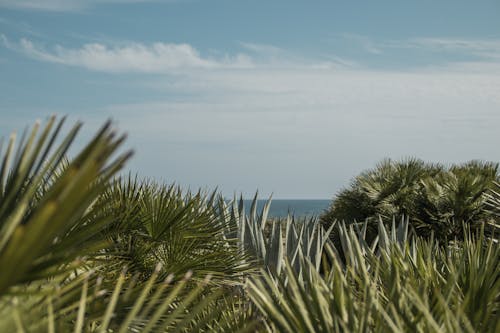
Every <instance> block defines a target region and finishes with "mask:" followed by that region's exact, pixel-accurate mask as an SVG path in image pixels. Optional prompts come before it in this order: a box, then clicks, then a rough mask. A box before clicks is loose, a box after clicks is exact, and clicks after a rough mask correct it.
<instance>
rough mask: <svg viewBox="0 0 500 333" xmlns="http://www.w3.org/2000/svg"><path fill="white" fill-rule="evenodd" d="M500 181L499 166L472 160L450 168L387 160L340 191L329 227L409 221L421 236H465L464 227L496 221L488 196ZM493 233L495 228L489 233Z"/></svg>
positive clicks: (328, 216)
mask: <svg viewBox="0 0 500 333" xmlns="http://www.w3.org/2000/svg"><path fill="white" fill-rule="evenodd" d="M499 180H500V175H499V170H498V164H495V163H489V162H481V161H471V162H468V163H465V164H461V165H451V166H450V167H444V166H442V165H438V164H428V163H425V162H423V161H421V160H417V159H407V160H403V161H393V160H389V159H387V160H384V161H382V162H381V163H379V164H378V165H377V166H376V167H375V168H374V169H371V170H368V171H365V172H363V173H361V174H360V175H359V176H357V177H356V178H355V179H354V180H353V181H352V183H351V185H350V187H348V188H346V189H344V190H342V191H340V192H339V193H338V194H337V196H336V197H335V198H334V200H333V201H332V204H331V207H330V208H329V210H328V211H327V212H326V213H325V214H324V215H323V216H322V217H321V219H322V221H323V223H325V224H326V225H330V224H332V223H333V222H334V221H336V220H340V221H345V222H346V223H352V222H355V221H357V222H360V221H361V222H362V221H365V220H368V221H371V222H372V223H371V225H372V230H373V226H376V223H377V221H378V220H379V218H381V219H382V220H384V221H390V220H391V219H392V218H393V217H402V216H404V217H406V218H408V219H409V220H410V224H411V226H412V227H414V229H415V231H416V232H417V234H418V235H420V236H426V237H428V236H430V234H431V233H433V234H434V236H435V237H437V238H439V239H442V240H444V239H453V238H455V237H460V236H461V235H462V223H466V224H467V225H469V226H470V227H471V228H472V229H475V228H477V227H481V226H483V225H484V224H485V223H486V224H491V223H493V222H494V221H495V220H496V219H497V216H496V215H495V214H492V213H491V212H490V210H489V209H488V208H489V207H488V206H487V199H488V197H487V194H488V193H489V192H490V191H491V190H492V189H494V188H495V186H496V185H495V183H496V182H498V181H499ZM488 230H489V229H488Z"/></svg>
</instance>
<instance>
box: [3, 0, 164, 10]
mask: <svg viewBox="0 0 500 333" xmlns="http://www.w3.org/2000/svg"><path fill="white" fill-rule="evenodd" d="M159 1H162V0H0V7H5V8H15V9H29V10H42V11H77V10H82V9H85V8H88V7H92V6H96V5H99V4H104V3H117V4H120V3H121V4H124V3H138V2H159ZM163 1H164V2H172V1H169V0H163Z"/></svg>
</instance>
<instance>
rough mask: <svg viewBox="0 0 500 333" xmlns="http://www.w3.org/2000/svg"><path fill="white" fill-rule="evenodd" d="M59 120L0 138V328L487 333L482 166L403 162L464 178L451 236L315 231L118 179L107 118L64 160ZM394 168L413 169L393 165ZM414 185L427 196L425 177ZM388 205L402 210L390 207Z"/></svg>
mask: <svg viewBox="0 0 500 333" xmlns="http://www.w3.org/2000/svg"><path fill="white" fill-rule="evenodd" d="M63 123H64V119H63V120H61V121H57V120H56V118H54V117H52V118H50V119H49V120H48V122H47V123H46V125H45V126H44V127H43V128H42V127H41V126H40V125H39V124H37V125H35V126H34V127H33V129H32V131H31V132H29V133H28V132H27V134H25V135H24V136H23V137H22V138H21V140H20V143H19V144H18V145H17V148H16V138H15V136H12V137H11V139H10V140H9V141H8V143H7V144H6V147H5V151H3V150H2V147H1V145H0V332H70V331H71V332H77V333H78V332H120V333H124V332H372V331H374V332H403V331H408V332H459V331H466V332H498V331H499V330H500V319H499V318H500V313H499V311H500V278H499V277H500V265H499V259H500V247H499V246H498V240H497V238H496V236H495V234H494V230H495V228H497V227H498V225H497V224H496V221H495V218H493V217H494V216H497V215H496V214H498V212H500V210H499V209H500V195H499V194H498V190H497V189H498V187H494V186H493V185H492V184H490V183H489V182H490V181H491V179H492V178H495V179H496V177H497V171H496V166H494V165H490V164H482V163H473V164H472V163H471V164H467V165H466V166H463V167H454V168H452V169H453V170H451V169H450V170H446V172H448V173H450V174H448V175H446V173H445V170H444V169H442V168H441V167H437V166H431V167H429V166H425V165H423V164H421V163H420V162H418V161H409V162H408V168H407V169H410V165H412V163H415V164H418V165H419V167H420V169H422V170H423V169H425V170H426V171H425V172H426V173H428V174H430V173H431V172H436V173H435V174H434V177H433V179H434V180H436V181H437V180H439V179H440V178H439V177H449V178H450V177H451V178H452V179H456V183H457V188H462V187H463V186H469V187H474V186H477V191H476V193H475V194H474V195H472V196H471V197H469V196H465V197H466V200H463V201H457V200H456V201H454V204H455V206H453V207H454V208H453V209H454V210H453V212H455V213H456V212H461V213H460V214H462V215H460V216H462V217H464V216H467V219H466V218H461V219H462V220H463V221H465V222H466V223H467V224H465V225H463V224H462V225H461V228H460V229H456V230H454V233H455V235H457V234H459V235H460V236H461V237H457V239H455V240H453V241H452V242H446V241H443V240H441V239H439V240H435V239H433V238H430V239H426V238H422V237H420V236H418V235H415V234H414V233H412V232H409V230H411V226H409V222H408V221H409V220H408V219H403V220H402V221H401V223H398V224H396V223H395V220H394V219H393V220H392V221H393V223H392V225H390V223H389V226H386V225H384V224H383V223H382V222H380V221H377V223H376V224H375V231H374V233H375V234H376V235H375V236H374V237H369V235H368V233H369V231H370V228H373V227H374V225H373V223H371V222H370V221H369V219H368V220H366V221H365V222H364V223H362V224H346V223H343V222H340V223H336V222H333V223H331V226H330V227H329V228H328V229H325V228H324V227H323V225H322V224H321V223H320V222H319V220H317V219H314V218H313V219H308V220H304V219H295V218H294V217H288V218H285V219H269V218H268V217H267V215H268V211H269V206H270V204H271V201H270V200H269V202H268V203H267V204H266V205H265V207H264V208H263V209H262V211H260V212H258V211H257V208H256V198H255V200H254V201H253V204H252V205H251V207H250V209H249V211H248V210H247V209H246V208H245V207H244V204H243V200H236V199H235V200H232V201H230V202H228V201H226V200H225V199H224V198H222V197H221V196H220V195H218V194H217V193H216V192H214V193H210V194H207V193H202V192H199V193H195V194H193V193H183V192H182V191H181V190H180V189H179V188H178V187H176V186H167V185H163V184H158V183H155V182H152V181H148V180H140V179H138V178H136V177H132V176H123V175H121V176H120V175H119V171H120V170H121V168H122V166H123V165H124V163H126V161H127V160H128V159H129V158H130V156H131V153H130V152H128V151H124V152H123V151H122V150H121V144H122V141H123V139H124V138H123V137H122V136H117V134H116V133H115V132H114V130H113V129H112V128H111V126H110V124H106V125H105V126H104V127H103V128H102V129H101V130H100V131H99V132H98V133H97V134H96V136H95V137H94V138H93V139H92V140H91V141H90V142H89V143H88V144H87V145H86V146H85V147H84V148H83V149H82V150H81V152H80V153H78V154H77V155H76V156H75V157H74V158H72V159H69V160H68V159H66V156H67V153H68V150H69V148H70V146H71V143H72V142H73V141H74V139H75V137H76V135H77V132H78V131H79V128H80V124H77V125H76V126H75V127H73V128H72V129H71V130H70V131H69V133H68V134H67V135H66V136H65V137H60V135H61V131H62V128H63ZM120 152H121V153H120ZM471 170H475V171H471ZM476 171H477V174H481V175H482V176H477V177H475V178H474V179H476V178H477V179H476V180H475V181H473V182H472V183H468V181H465V180H462V179H465V178H467V177H468V176H467V175H468V174H469V172H472V174H476V173H474V172H476ZM381 172H382V171H381ZM419 172H420V173H424V171H419ZM419 172H417V174H419ZM379 174H380V175H381V174H382V173H379ZM389 174H390V173H389ZM438 175H439V176H438ZM374 177H375V176H374ZM384 177H385V176H380V177H379V178H378V185H374V186H373V187H372V188H373V189H374V190H373V191H374V192H371V193H372V194H373V193H375V192H376V190H375V189H377V188H379V187H378V186H382V187H383V186H386V184H384V179H385V178H384ZM405 177H407V178H406V179H407V182H408V183H410V180H411V179H414V178H415V177H416V178H418V177H417V176H415V174H413V173H412V172H410V171H409V170H408V171H407V172H406V176H405ZM412 177H413V178H412ZM419 177H420V176H419ZM453 177H455V178H453ZM481 177H483V178H481ZM375 178H376V177H375ZM486 179H487V180H486ZM447 181H448V182H450V183H453V181H452V180H447ZM485 182H488V184H489V185H488V188H487V189H483V187H484V183H485ZM426 184H428V185H426V186H427V187H425V186H424V189H425V190H428V191H429V193H431V192H432V191H438V189H437V188H438V187H439V186H441V183H436V184H438V185H439V186H438V185H436V184H435V185H431V181H430V180H429V179H427V183H426ZM463 184H465V185H463ZM474 184H475V185H474ZM414 185H415V184H414ZM387 186H389V185H387ZM415 186H416V187H419V186H420V185H418V186H417V185H415ZM461 186H462V187H461ZM469 187H467V188H469ZM379 190H380V191H382V190H381V189H379ZM431 190H432V191H431ZM377 191H378V190H377ZM405 191H406V190H405ZM442 191H449V192H450V193H452V192H453V187H450V186H447V187H446V190H442ZM409 192H411V191H409ZM409 192H408V193H409ZM379 193H381V192H379ZM405 193H407V192H405ZM453 193H462V192H460V191H455V192H453ZM479 193H480V195H479V197H478V194H479ZM358 194H359V193H356V194H355V195H353V197H355V196H356V195H358ZM363 195H366V196H368V197H370V195H371V194H369V193H364V194H363ZM396 197H397V195H396V196H394V199H390V200H389V199H388V200H386V203H385V204H382V205H380V207H377V206H373V207H367V208H366V209H373V212H372V213H370V214H375V213H376V212H378V213H380V212H382V207H384V208H383V209H386V210H385V211H383V212H384V216H387V217H389V216H393V215H399V214H402V213H404V214H405V215H408V214H409V211H408V209H410V208H409V207H413V206H412V205H414V202H413V201H412V200H416V201H415V202H418V197H411V199H410V198H409V197H405V196H404V195H400V197H401V198H400V199H397V200H396V199H395V198H396ZM429 198H430V194H429ZM467 198H469V199H467ZM391 200H392V201H391ZM398 200H402V201H398ZM358 202H360V203H361V202H362V200H359V201H358ZM390 202H392V203H393V204H392V205H393V206H392V207H391V204H390ZM395 202H404V205H402V206H401V207H399V208H397V209H399V210H395V209H396V207H397V205H396V204H394V203H395ZM434 203H435V208H436V210H434V211H433V210H432V209H428V211H429V213H426V214H428V215H427V216H431V213H432V212H433V213H432V214H434V215H432V216H435V217H436V218H437V219H438V220H439V219H445V218H447V217H448V216H447V215H439V214H441V212H446V209H448V208H446V209H445V208H441V207H449V206H447V205H449V202H448V201H446V200H444V199H443V201H442V202H441V201H440V202H438V201H434ZM458 203H460V205H463V206H460V205H459V204H458ZM479 203H480V204H479ZM486 203H488V204H489V206H488V207H489V208H488V209H485V207H486V206H485V204H486ZM358 208H359V212H358V214H365V212H367V211H368V210H365V207H364V206H360V207H358ZM377 209H378V210H377ZM352 211H353V212H355V211H356V209H354V208H353V210H352ZM436 212H439V214H438V213H436ZM436 214H437V215H436ZM360 216H362V215H360ZM457 216H458V215H457ZM362 217H366V216H362ZM486 226H488V227H489V228H490V232H488V233H485V232H484V228H485V227H486ZM473 228H476V229H477V230H476V231H475V232H472V229H473ZM432 230H433V229H432ZM332 233H334V234H335V236H336V237H337V239H338V243H334V242H332V241H331V240H330V235H331V234H332Z"/></svg>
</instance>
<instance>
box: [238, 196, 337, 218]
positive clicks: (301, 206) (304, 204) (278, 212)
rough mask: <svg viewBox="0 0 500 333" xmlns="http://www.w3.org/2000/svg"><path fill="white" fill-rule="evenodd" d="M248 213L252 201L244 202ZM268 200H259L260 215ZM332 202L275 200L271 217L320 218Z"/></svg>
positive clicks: (270, 211)
mask: <svg viewBox="0 0 500 333" xmlns="http://www.w3.org/2000/svg"><path fill="white" fill-rule="evenodd" d="M243 201H244V204H245V209H246V211H247V214H248V212H249V211H250V207H251V205H252V200H243ZM266 202H267V200H257V212H258V213H259V214H260V212H261V211H262V207H263V206H264V204H265V203H266ZM330 202H331V200H298V199H295V200H288V199H273V200H272V201H271V208H270V209H269V217H286V216H287V215H288V214H289V213H290V215H294V216H295V217H312V216H320V215H321V214H322V213H323V212H324V211H325V210H326V209H327V208H328V206H329V205H330Z"/></svg>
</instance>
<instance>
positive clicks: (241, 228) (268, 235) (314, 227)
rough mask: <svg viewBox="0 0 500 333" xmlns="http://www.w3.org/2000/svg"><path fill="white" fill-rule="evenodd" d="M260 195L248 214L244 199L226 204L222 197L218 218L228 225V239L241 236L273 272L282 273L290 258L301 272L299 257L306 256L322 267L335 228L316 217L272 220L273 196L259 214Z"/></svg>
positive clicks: (243, 244)
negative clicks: (270, 211)
mask: <svg viewBox="0 0 500 333" xmlns="http://www.w3.org/2000/svg"><path fill="white" fill-rule="evenodd" d="M257 198H258V196H257V194H256V195H255V197H254V198H253V200H252V203H251V205H250V211H249V213H248V214H247V213H246V210H245V204H244V201H243V199H242V198H240V200H239V201H238V200H236V199H234V200H233V201H232V202H229V203H227V202H226V201H225V200H223V199H220V200H219V212H220V213H219V217H220V218H221V219H222V221H223V222H222V223H223V224H225V225H229V229H228V231H227V232H226V237H227V238H228V239H233V238H236V239H238V242H239V246H240V248H241V249H242V250H243V251H245V252H247V253H249V254H251V255H253V256H254V257H255V258H257V259H258V260H259V262H260V263H261V264H262V265H263V267H265V269H267V270H268V271H269V272H271V273H272V274H274V275H276V276H279V275H280V274H282V273H283V269H284V263H285V262H286V261H287V260H288V261H289V262H290V263H291V264H292V266H293V267H294V269H295V270H296V271H297V272H298V271H300V269H301V265H300V259H299V258H300V257H301V256H303V257H307V258H309V260H311V262H313V263H314V265H315V268H316V269H317V270H319V269H320V264H321V258H322V253H323V249H324V247H325V245H326V244H327V243H328V242H329V234H330V232H331V230H332V229H333V226H331V227H330V229H328V230H325V229H324V228H323V227H322V225H321V224H320V223H319V220H318V219H317V218H314V217H313V218H303V219H296V218H295V217H293V216H290V215H289V216H287V217H286V218H273V219H269V218H268V214H269V209H270V207H271V203H272V198H269V200H267V202H266V203H265V204H264V206H263V207H262V210H261V212H260V213H257Z"/></svg>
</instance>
